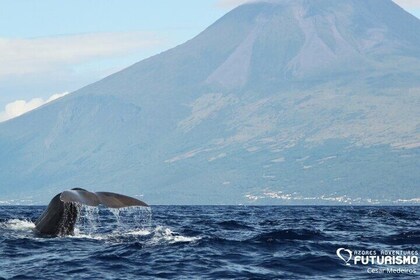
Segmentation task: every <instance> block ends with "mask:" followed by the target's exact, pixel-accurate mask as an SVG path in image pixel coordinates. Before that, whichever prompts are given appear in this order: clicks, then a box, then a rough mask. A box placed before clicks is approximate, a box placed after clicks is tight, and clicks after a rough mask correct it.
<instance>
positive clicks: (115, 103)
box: [0, 0, 420, 204]
mask: <svg viewBox="0 0 420 280" xmlns="http://www.w3.org/2000/svg"><path fill="white" fill-rule="evenodd" d="M387 15H388V16H389V15H392V16H393V20H394V21H395V22H397V23H398V24H394V25H390V22H389V20H390V19H389V17H387ZM357 19H358V20H357ZM407 26H410V28H407ZM417 42H419V44H416V43H417ZM419 60H420V20H418V19H416V18H414V17H412V16H411V15H409V14H408V13H406V12H405V11H403V10H402V9H401V8H399V7H398V6H396V5H395V4H394V3H392V2H391V1H378V0H369V1H356V0H353V1H326V0H317V1H305V0H299V1H286V0H285V1H276V3H275V4H273V3H266V2H264V3H252V4H245V5H243V6H240V7H238V8H236V9H234V10H232V11H231V12H229V13H228V14H227V15H225V16H224V17H222V18H221V19H219V20H218V21H216V22H215V23H214V24H213V25H211V26H210V27H209V28H207V29H206V30H205V31H203V32H202V33H200V34H199V35H197V36H196V37H195V38H193V39H191V40H189V41H188V42H186V43H184V44H182V45H180V46H177V47H175V48H173V49H171V50H168V51H166V52H163V53H161V54H159V55H156V56H153V57H151V58H148V59H146V60H143V61H141V62H138V63H136V64H134V65H132V66H130V67H129V68H127V69H125V70H122V71H120V72H118V73H116V74H113V75H111V76H109V77H107V78H105V79H103V80H101V81H98V82H96V83H93V84H91V85H89V86H87V87H84V88H82V89H80V90H78V91H76V92H74V93H72V94H69V95H68V96H65V97H63V98H62V99H59V100H56V101H54V102H52V103H51V104H48V105H46V106H43V107H41V108H39V109H37V110H35V111H33V112H30V113H28V114H25V115H23V116H21V117H19V118H17V119H13V120H10V121H8V122H5V123H2V124H0V147H1V149H0V158H2V160H0V178H1V179H2V181H3V184H2V186H1V188H2V190H3V191H4V193H5V195H6V196H8V197H28V196H31V197H32V198H31V199H33V200H34V201H42V200H43V199H48V197H50V195H49V194H44V193H43V192H46V193H54V192H56V191H57V190H62V189H63V188H69V187H75V186H78V187H89V189H94V188H97V189H98V190H99V189H105V188H106V189H108V190H113V191H116V192H124V193H127V194H129V195H132V194H144V195H145V196H147V198H148V199H147V200H148V201H150V202H151V203H169V204H173V203H175V204H191V203H192V204H196V203H198V204H203V203H204V204H209V203H210V204H214V203H216V204H217V203H227V204H237V203H263V204H264V203H270V204H273V203H274V204H276V203H280V204H285V203H286V204H290V203H305V204H306V203H368V201H369V200H370V201H378V202H380V203H391V202H392V203H394V202H395V201H398V200H408V201H410V200H411V199H415V198H418V197H419V195H420V194H419V191H418V190H416V188H415V186H416V184H417V183H416V182H418V179H419V178H418V176H417V175H416V172H415V170H416V162H418V147H419V146H420V145H419V143H420V136H419V133H418V129H417V127H418V125H419V124H418V121H416V120H418V119H419V118H418V117H419V112H418V109H417V108H418V104H419V102H420V101H419V96H420V82H419V81H420V79H419V78H420V77H419V76H420V66H419V65H420V63H419V62H420V61H419ZM321 66H322V67H321ZM359 177H360V178H359ZM401 180H402V182H400V181H401ZM27 185H30V187H28V186H27ZM397 185H398V191H394V189H393V188H395V187H396V186H397ZM309 198H312V199H309Z"/></svg>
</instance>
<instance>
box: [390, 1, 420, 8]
mask: <svg viewBox="0 0 420 280" xmlns="http://www.w3.org/2000/svg"><path fill="white" fill-rule="evenodd" d="M393 1H394V2H395V3H397V4H398V5H400V6H401V7H403V8H405V9H420V0H393Z"/></svg>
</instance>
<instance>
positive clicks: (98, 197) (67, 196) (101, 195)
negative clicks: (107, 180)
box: [60, 189, 148, 208]
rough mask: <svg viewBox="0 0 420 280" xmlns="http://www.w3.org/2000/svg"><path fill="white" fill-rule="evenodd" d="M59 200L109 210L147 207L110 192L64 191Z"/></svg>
mask: <svg viewBox="0 0 420 280" xmlns="http://www.w3.org/2000/svg"><path fill="white" fill-rule="evenodd" d="M60 200H61V201H63V202H75V203H80V204H83V205H88V206H98V205H99V204H102V205H104V206H106V207H109V208H122V207H132V206H145V207H147V206H148V205H147V204H146V203H144V202H143V201H141V200H138V199H136V198H133V197H129V196H126V195H122V194H118V193H111V192H89V191H86V190H83V189H73V190H68V191H64V192H62V193H61V195H60Z"/></svg>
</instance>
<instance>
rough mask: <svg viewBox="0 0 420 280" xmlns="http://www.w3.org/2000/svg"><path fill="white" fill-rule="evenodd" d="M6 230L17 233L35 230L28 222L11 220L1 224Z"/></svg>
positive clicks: (32, 224) (31, 223)
mask: <svg viewBox="0 0 420 280" xmlns="http://www.w3.org/2000/svg"><path fill="white" fill-rule="evenodd" d="M2 226H4V227H5V228H7V229H11V230H18V231H29V230H33V229H34V228H35V224H34V223H33V222H31V221H29V220H19V219H11V220H8V221H6V222H4V223H3V225H2Z"/></svg>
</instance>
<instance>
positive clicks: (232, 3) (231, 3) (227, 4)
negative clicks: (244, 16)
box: [216, 0, 254, 9]
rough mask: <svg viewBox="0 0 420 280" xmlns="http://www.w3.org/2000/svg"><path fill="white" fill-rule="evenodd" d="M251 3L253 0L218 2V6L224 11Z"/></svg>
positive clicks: (220, 0)
mask: <svg viewBox="0 0 420 280" xmlns="http://www.w3.org/2000/svg"><path fill="white" fill-rule="evenodd" d="M251 1H252V0H218V1H217V2H216V6H217V7H219V8H222V9H231V8H235V7H237V6H239V5H241V4H244V3H247V2H251ZM252 2H254V1H252Z"/></svg>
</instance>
